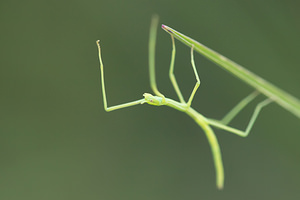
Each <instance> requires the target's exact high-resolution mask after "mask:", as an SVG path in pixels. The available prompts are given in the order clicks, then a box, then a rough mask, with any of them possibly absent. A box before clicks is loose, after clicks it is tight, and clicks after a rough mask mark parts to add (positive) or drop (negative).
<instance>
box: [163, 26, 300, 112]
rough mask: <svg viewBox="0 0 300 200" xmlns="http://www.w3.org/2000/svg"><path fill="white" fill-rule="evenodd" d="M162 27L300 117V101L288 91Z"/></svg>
mask: <svg viewBox="0 0 300 200" xmlns="http://www.w3.org/2000/svg"><path fill="white" fill-rule="evenodd" d="M162 28H163V29H164V30H165V31H166V32H168V33H169V34H171V35H173V36H174V37H175V38H176V39H178V40H179V41H180V42H182V43H184V44H185V45H187V46H189V47H191V48H192V47H193V48H194V50H195V51H197V52H198V53H200V54H202V55H203V56H205V57H206V58H208V59H209V60H211V61H213V62H214V63H216V64H218V65H219V66H221V67H222V68H223V69H225V70H226V71H228V72H230V73H232V74H233V75H235V76H236V77H238V78H239V79H241V80H242V81H244V82H246V83H247V84H249V85H250V86H252V87H253V88H255V89H257V90H258V91H260V92H261V93H262V94H264V95H266V96H267V97H269V98H271V99H272V100H273V101H274V102H276V103H278V104H279V105H280V106H282V107H283V108H285V109H286V110H288V111H290V112H291V113H293V114H294V115H296V116H297V117H298V118H300V101H299V100H298V99H297V98H295V97H293V96H292V95H290V94H288V93H287V92H285V91H283V90H281V89H279V88H278V87H276V86H274V85H273V84H271V83H269V82H267V81H266V80H264V79H262V78H261V77H259V76H257V75H256V74H254V73H252V72H250V71H249V70H247V69H245V68H243V67H242V66H240V65H239V64H237V63H235V62H233V61H231V60H229V59H228V58H226V57H224V56H222V55H221V54H219V53H217V52H215V51H213V50H211V49H209V48H208V47H206V46H204V45H203V44H201V43H199V42H197V41H196V40H194V39H192V38H190V37H188V36H186V35H184V34H182V33H180V32H178V31H176V30H174V29H172V28H170V27H168V26H166V25H162Z"/></svg>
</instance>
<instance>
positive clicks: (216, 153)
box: [97, 16, 300, 189]
mask: <svg viewBox="0 0 300 200" xmlns="http://www.w3.org/2000/svg"><path fill="white" fill-rule="evenodd" d="M157 24H158V17H157V16H154V17H153V19H152V23H151V27H150V38H149V74H150V86H151V88H152V90H153V92H154V95H152V94H149V93H144V95H143V96H144V98H142V99H139V100H135V101H131V102H128V103H123V104H119V105H116V106H110V107H108V106H107V98H106V92H105V83H104V67H103V62H102V58H101V49H100V42H99V40H98V41H97V46H98V50H99V61H100V71H101V85H102V94H103V105H104V109H105V110H106V111H107V112H110V111H113V110H117V109H121V108H126V107H130V106H135V105H140V104H144V103H147V104H149V105H152V106H169V107H171V108H174V109H176V110H179V111H181V112H184V113H186V114H187V115H189V116H190V117H191V118H192V119H193V120H194V121H195V122H196V123H197V124H198V125H199V126H200V127H201V128H202V130H203V131H204V133H205V134H206V136H207V139H208V142H209V144H210V147H211V150H212V155H213V160H214V165H215V170H216V185H217V187H218V189H222V188H223V186H224V168H223V162H222V156H221V150H220V147H219V143H218V140H217V138H216V136H215V133H214V131H213V129H212V128H211V127H216V128H219V129H223V130H225V131H228V132H231V133H234V134H236V135H239V136H241V137H246V136H248V134H249V133H250V130H251V128H252V127H253V124H254V122H255V120H256V119H257V116H258V115H259V112H260V111H261V109H262V108H263V107H264V106H266V105H268V104H269V103H271V102H272V101H276V102H277V103H278V104H279V105H281V106H283V107H284V108H286V109H287V110H289V111H291V112H292V113H294V114H295V115H296V116H298V117H300V103H299V100H297V99H296V98H294V97H292V96H291V95H289V94H287V93H286V92H284V91H282V90H280V89H278V88H276V87H275V86H273V85H272V84H270V83H268V82H266V81H265V80H263V79H261V78H259V77H258V76H256V75H255V74H253V73H251V72H249V71H248V70H246V69H244V68H242V67H241V66H239V65H237V64H236V63H234V62H232V61H230V60H229V59H227V58H225V57H223V56H222V55H220V54H218V53H216V52H214V51H212V50H210V49H209V48H207V47H205V46H203V45H202V44H200V43H198V42H196V41H195V40H193V39H191V38H188V37H187V36H185V35H183V34H181V33H179V32H177V31H175V30H173V29H171V28H169V27H167V26H165V25H163V26H162V28H163V29H164V30H166V31H167V32H168V33H170V35H171V39H172V56H171V63H170V71H169V77H170V80H171V83H172V85H173V87H174V90H175V92H176V94H177V96H178V99H179V102H177V101H175V100H173V99H170V98H166V97H165V96H164V95H163V94H162V93H160V92H159V90H158V88H157V85H156V80H155V40H156V30H157ZM174 37H175V38H177V39H179V40H180V41H182V42H183V43H185V44H187V45H188V46H190V47H191V65H192V68H193V71H194V75H195V78H196V84H195V86H194V88H193V90H192V93H191V95H190V97H189V99H188V101H187V102H186V101H185V100H184V97H183V95H182V94H181V91H180V89H179V87H178V84H177V81H176V78H175V75H174V62H175V52H176V51H175V42H174ZM194 50H196V51H198V52H199V53H201V54H203V55H204V56H206V57H208V58H209V59H211V60H212V61H214V62H215V63H217V64H219V65H221V66H222V67H223V68H224V69H226V70H227V71H229V72H231V73H232V74H234V75H235V76H237V77H238V78H240V79H241V80H243V81H245V82H246V83H248V84H249V85H251V86H253V87H254V88H256V89H257V91H254V92H253V93H251V94H250V95H248V96H247V97H246V98H244V99H243V100H242V101H241V102H240V103H238V104H237V105H236V106H235V107H234V108H233V109H232V110H231V111H230V112H229V113H228V114H227V115H225V117H224V118H223V119H222V120H215V119H209V118H206V117H204V116H203V115H201V114H200V113H198V112H197V111H195V110H194V109H193V108H192V107H191V104H192V101H193V99H194V95H195V93H196V91H197V89H198V87H199V86H200V78H199V75H198V72H197V70H196V66H195V62H194V56H193V51H194ZM259 92H261V93H263V94H265V95H266V96H267V97H269V98H267V99H265V100H264V101H262V102H260V103H259V104H258V105H257V106H256V108H255V110H254V112H253V114H252V116H251V118H250V121H249V123H248V126H247V127H246V129H245V131H243V130H238V129H236V128H233V127H230V126H228V124H229V123H230V121H231V120H232V119H233V118H234V117H235V116H236V115H237V114H238V113H239V112H240V111H241V110H242V109H243V108H244V107H245V106H246V105H247V104H249V103H250V102H251V101H252V100H253V99H254V98H255V97H256V96H257V95H258V94H259Z"/></svg>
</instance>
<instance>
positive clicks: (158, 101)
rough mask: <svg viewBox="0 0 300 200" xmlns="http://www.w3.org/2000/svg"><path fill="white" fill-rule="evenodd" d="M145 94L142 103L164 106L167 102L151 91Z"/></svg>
mask: <svg viewBox="0 0 300 200" xmlns="http://www.w3.org/2000/svg"><path fill="white" fill-rule="evenodd" d="M143 96H144V102H142V103H148V104H150V105H154V106H162V105H165V104H166V103H165V101H164V99H163V98H162V97H159V96H153V95H152V94H149V93H144V94H143Z"/></svg>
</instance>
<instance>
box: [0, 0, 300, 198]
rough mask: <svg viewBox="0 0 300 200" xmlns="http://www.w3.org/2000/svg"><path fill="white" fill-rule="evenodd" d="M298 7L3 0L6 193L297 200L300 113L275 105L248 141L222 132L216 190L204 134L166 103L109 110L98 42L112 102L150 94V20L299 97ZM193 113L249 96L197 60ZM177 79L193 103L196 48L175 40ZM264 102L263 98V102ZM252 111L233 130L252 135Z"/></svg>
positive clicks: (233, 0) (164, 43)
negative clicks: (221, 173) (220, 186)
mask: <svg viewBox="0 0 300 200" xmlns="http://www.w3.org/2000/svg"><path fill="white" fill-rule="evenodd" d="M299 7H300V3H299V1H291V0H288V1H260V0H254V1H238V0H226V1H224V0H215V1H202V0H198V1H190V0H186V1H166V0H159V1H158V0H157V1H150V0H139V1H137V0H135V1H134V0H131V1H129V0H128V1H121V0H110V1H108V0H106V1H104V0H98V1H93V0H87V1H47V0H45V1H37V0H29V1H8V0H4V1H1V3H0V22H1V23H0V24H1V37H0V44H1V47H0V49H1V54H0V55H1V59H0V65H1V68H0V70H1V71H0V81H1V84H0V91H1V97H0V105H1V114H0V156H1V157H0V158H1V164H0V199H1V200H2V199H3V200H19V199H24V200H26V199H31V200H37V199H39V200H40V199H49V200H50V199H51V200H52V199H56V200H60V199H64V200H65V199H74V200H77V199H103V200H118V199H123V200H126V199H128V200H135V199H136V200H140V199H143V200H148V199H149V200H150V199H151V200H152V199H156V200H160V199H161V200H167V199H172V200H177V199H178V200H179V199H189V200H193V199H195V200H196V199H244V200H247V199H251V200H252V199H272V200H274V199H300V184H299V179H300V172H299V169H300V159H299V155H300V153H299V152H300V146H299V142H298V141H299V140H300V134H299V133H300V126H299V125H300V123H299V119H298V118H296V117H295V116H294V115H292V114H291V113H289V112H287V111H286V110H284V109H282V108H281V107H279V106H278V105H276V104H272V105H270V106H268V107H266V108H265V109H264V110H263V112H262V114H261V115H260V116H259V118H258V120H257V122H256V124H255V126H254V128H253V130H252V132H251V134H250V135H249V137H248V138H240V137H238V136H236V135H233V134H229V133H226V132H224V131H220V130H216V134H217V137H218V139H219V143H220V145H221V149H222V154H223V159H224V167H225V188H224V190H223V191H218V190H217V189H216V186H215V171H214V166H213V162H212V155H211V151H210V148H209V146H208V143H207V140H206V137H205V135H204V134H203V132H202V130H201V128H200V127H198V126H197V125H196V124H195V123H194V122H193V121H192V120H191V119H190V118H189V117H188V116H186V115H185V114H182V113H180V112H178V111H175V110H172V109H170V108H167V107H152V106H149V105H143V106H136V107H132V108H127V109H124V110H119V111H114V112H111V113H106V112H105V111H104V109H103V101H102V95H101V88H100V79H99V63H98V57H97V49H96V44H95V41H96V40H97V39H100V40H101V44H102V56H103V61H104V66H105V78H106V84H107V85H106V89H107V95H108V104H109V105H115V104H119V103H124V102H127V101H131V100H136V99H140V98H142V94H143V93H144V92H151V90H150V86H149V79H148V65H147V64H148V32H149V25H150V19H151V16H152V14H154V13H157V14H158V15H159V16H160V22H161V23H164V24H166V25H168V26H170V27H173V28H175V29H177V30H178V31H180V32H182V33H184V34H186V35H188V36H190V37H192V38H194V39H196V40H198V41H200V42H201V43H203V44H205V45H206V46H208V47H210V48H212V49H214V50H216V51H218V52H220V53H221V54H223V55H225V56H227V57H229V58H230V59H232V60H234V61H236V62H237V63H239V64H241V65H243V66H245V67H246V68H248V69H249V70H250V71H253V72H255V73H256V74H258V75H260V76H261V77H263V78H265V79H267V80H269V81H270V82H272V83H274V84H275V85H277V86H279V87H280V88H282V89H285V90H286V91H287V92H289V93H291V94H293V95H294V96H296V97H298V98H299V97H300V91H299V86H300V79H299V73H300V68H299V62H300V60H299V59H300V57H299V48H300V40H299V35H300V26H299V24H300V23H299V21H300V20H299V19H300V12H299ZM157 40H158V43H157V54H156V55H157V56H156V57H157V59H156V67H157V71H156V72H157V81H158V87H159V89H160V90H161V92H162V93H164V94H165V95H166V96H168V97H171V98H176V95H175V92H174V90H173V88H172V85H171V84H170V81H169V79H168V70H169V63H170V56H171V41H170V37H169V35H168V34H166V33H165V32H164V31H163V30H161V29H159V30H158V39H157ZM195 56H196V57H195V59H196V60H195V61H196V65H197V68H198V71H199V74H200V78H201V81H202V82H201V86H200V89H199V90H198V93H197V94H196V96H195V100H194V102H193V107H194V108H195V109H196V110H198V111H199V112H200V113H202V114H204V115H205V116H207V117H212V118H218V119H219V118H221V117H222V116H223V115H224V114H225V113H226V112H227V111H229V109H230V108H232V107H233V106H234V105H235V104H236V103H237V102H238V101H239V100H240V99H241V98H243V97H245V96H246V95H247V94H249V93H250V92H251V91H252V89H251V88H250V87H249V86H247V85H245V84H244V83H243V82H241V81H240V80H238V79H236V78H235V77H233V76H232V75H230V74H228V73H227V72H225V71H224V70H222V69H220V68H219V67H218V66H216V65H215V64H213V63H211V62H209V61H207V60H206V59H204V58H203V57H202V56H200V55H198V54H196V55H195ZM175 73H176V75H177V79H178V83H179V85H180V87H181V89H182V91H183V94H184V95H185V97H186V98H187V97H188V95H189V94H190V92H191V90H192V88H193V86H194V84H195V78H194V75H193V71H192V68H191V66H190V50H189V49H188V48H187V47H186V46H184V45H182V44H180V43H179V42H177V57H176V66H175ZM260 100H262V97H261V98H259V99H257V101H256V102H255V103H257V102H259V101H260ZM255 103H253V104H251V105H250V106H249V107H247V109H245V111H244V112H243V113H241V114H240V115H239V116H238V117H237V119H236V120H235V121H234V122H233V126H235V127H239V128H244V127H245V126H246V124H247V122H248V120H249V116H250V115H251V113H252V111H253V109H254V107H255Z"/></svg>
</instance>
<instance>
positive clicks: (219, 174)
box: [165, 98, 224, 188]
mask: <svg viewBox="0 0 300 200" xmlns="http://www.w3.org/2000/svg"><path fill="white" fill-rule="evenodd" d="M165 105H166V106H169V107H171V108H175V109H176V110H179V111H182V112H184V113H186V114H187V115H189V116H190V117H191V118H192V119H193V120H194V121H195V122H196V123H197V124H198V125H199V126H200V127H201V128H202V129H203V131H204V133H205V135H206V137H207V140H208V142H209V144H210V147H211V151H212V155H213V158H214V163H215V170H216V184H217V187H218V188H223V183H224V167H223V162H222V156H221V150H220V146H219V143H218V140H217V137H216V135H215V134H214V131H213V130H212V129H211V127H210V125H209V120H207V119H206V118H205V117H204V116H203V115H201V114H200V113H198V112H197V111H195V110H194V109H193V108H192V107H188V106H187V104H185V103H179V102H177V101H174V100H172V99H169V98H166V104H165Z"/></svg>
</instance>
